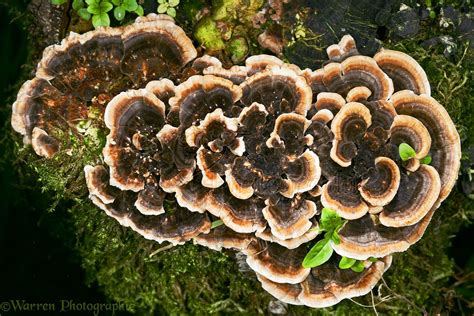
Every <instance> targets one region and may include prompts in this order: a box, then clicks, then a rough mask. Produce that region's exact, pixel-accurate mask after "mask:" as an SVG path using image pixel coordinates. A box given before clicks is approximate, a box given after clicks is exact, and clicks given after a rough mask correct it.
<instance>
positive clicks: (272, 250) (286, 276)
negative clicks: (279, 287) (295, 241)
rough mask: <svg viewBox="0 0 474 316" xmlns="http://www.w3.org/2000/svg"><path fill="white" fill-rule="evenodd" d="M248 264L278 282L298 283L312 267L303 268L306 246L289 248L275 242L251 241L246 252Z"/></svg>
mask: <svg viewBox="0 0 474 316" xmlns="http://www.w3.org/2000/svg"><path fill="white" fill-rule="evenodd" d="M244 253H245V254H246V255H247V264H248V265H249V266H250V267H251V268H252V269H253V270H254V271H255V272H257V273H259V274H261V275H263V276H264V277H265V278H267V279H269V280H271V281H273V282H276V283H290V284H297V283H300V282H302V281H303V280H305V279H306V277H307V276H308V274H309V273H310V271H311V269H306V268H303V266H302V262H303V258H304V256H305V255H306V247H304V246H301V247H298V248H296V249H287V248H285V247H282V246H280V245H278V244H275V243H267V242H263V241H258V242H254V243H251V244H250V245H249V247H248V249H247V250H246V251H245V252H244Z"/></svg>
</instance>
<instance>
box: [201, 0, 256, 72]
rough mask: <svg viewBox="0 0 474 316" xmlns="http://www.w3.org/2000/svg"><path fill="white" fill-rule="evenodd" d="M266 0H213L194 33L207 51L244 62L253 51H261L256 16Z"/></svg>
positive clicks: (232, 60) (229, 59)
mask: <svg viewBox="0 0 474 316" xmlns="http://www.w3.org/2000/svg"><path fill="white" fill-rule="evenodd" d="M263 4H264V1H263V0H213V1H212V5H211V6H210V7H209V10H210V14H209V15H206V16H204V17H202V18H201V19H200V21H199V22H198V23H197V25H196V27H195V29H194V37H195V38H196V40H197V41H198V42H199V43H200V44H201V45H202V46H204V48H205V49H206V52H207V53H210V54H218V55H219V56H220V57H221V58H223V59H224V60H223V62H224V63H229V62H232V63H240V62H242V61H243V59H244V58H245V56H247V54H248V53H249V51H251V50H254V51H258V48H257V47H258V45H257V44H256V43H257V36H258V34H260V33H261V30H259V29H256V28H255V27H254V26H253V21H252V20H253V18H254V17H255V15H256V14H257V12H258V10H259V9H260V8H261V7H262V5H263Z"/></svg>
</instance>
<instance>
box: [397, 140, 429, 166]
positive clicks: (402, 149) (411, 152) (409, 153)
mask: <svg viewBox="0 0 474 316" xmlns="http://www.w3.org/2000/svg"><path fill="white" fill-rule="evenodd" d="M398 154H399V155H400V158H401V159H402V161H407V160H409V159H411V158H414V157H415V156H416V151H415V149H413V147H411V146H410V145H408V144H407V143H401V144H400V145H398ZM420 163H422V164H425V165H429V164H430V163H431V156H430V155H428V156H426V157H424V158H423V159H420Z"/></svg>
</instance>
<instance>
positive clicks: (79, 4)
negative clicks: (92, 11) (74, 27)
mask: <svg viewBox="0 0 474 316" xmlns="http://www.w3.org/2000/svg"><path fill="white" fill-rule="evenodd" d="M84 6H85V4H84V1H82V0H74V1H73V2H72V8H73V9H74V10H76V11H79V10H80V9H82V8H84Z"/></svg>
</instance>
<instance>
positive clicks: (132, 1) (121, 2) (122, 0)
mask: <svg viewBox="0 0 474 316" xmlns="http://www.w3.org/2000/svg"><path fill="white" fill-rule="evenodd" d="M112 3H113V4H114V5H116V7H115V9H114V17H115V19H116V20H117V21H122V20H123V19H124V18H125V13H126V12H135V13H136V14H138V15H143V7H142V6H140V5H138V3H137V0H112Z"/></svg>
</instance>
